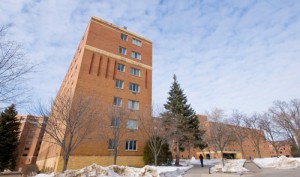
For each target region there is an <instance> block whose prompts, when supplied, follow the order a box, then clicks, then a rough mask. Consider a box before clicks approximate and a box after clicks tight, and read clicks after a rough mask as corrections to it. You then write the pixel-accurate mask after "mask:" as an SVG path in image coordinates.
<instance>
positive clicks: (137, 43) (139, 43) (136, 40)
mask: <svg viewBox="0 0 300 177" xmlns="http://www.w3.org/2000/svg"><path fill="white" fill-rule="evenodd" d="M132 44H134V45H137V46H140V47H141V46H142V41H140V40H138V39H135V38H132Z"/></svg>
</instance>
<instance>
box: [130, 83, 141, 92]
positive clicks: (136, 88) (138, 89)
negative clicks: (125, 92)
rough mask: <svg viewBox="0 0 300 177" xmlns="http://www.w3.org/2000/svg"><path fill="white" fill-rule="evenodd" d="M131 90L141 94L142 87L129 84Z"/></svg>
mask: <svg viewBox="0 0 300 177" xmlns="http://www.w3.org/2000/svg"><path fill="white" fill-rule="evenodd" d="M129 90H130V91H132V92H135V93H138V92H140V85H139V84H135V83H131V82H129Z"/></svg>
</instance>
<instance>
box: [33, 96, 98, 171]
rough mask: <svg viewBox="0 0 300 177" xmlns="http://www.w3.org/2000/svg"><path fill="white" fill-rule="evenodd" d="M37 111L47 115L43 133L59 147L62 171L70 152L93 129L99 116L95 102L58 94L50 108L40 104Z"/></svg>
mask: <svg viewBox="0 0 300 177" xmlns="http://www.w3.org/2000/svg"><path fill="white" fill-rule="evenodd" d="M38 111H39V113H40V114H42V115H43V116H47V117H49V119H48V121H47V126H46V129H45V135H46V136H48V137H50V138H51V142H53V143H55V144H57V145H58V146H60V147H61V150H62V156H63V160H64V165H63V169H62V172H64V171H65V170H66V169H67V166H68V161H69V157H70V155H71V154H72V152H73V151H74V150H75V149H76V147H77V146H78V145H79V144H80V143H81V142H82V141H83V140H84V139H86V138H88V136H89V135H90V133H91V132H92V130H93V125H94V124H95V121H96V118H97V117H98V116H99V112H98V111H97V109H96V102H95V100H94V99H92V98H90V97H82V96H77V97H74V98H73V99H72V98H71V97H70V96H69V95H65V96H60V95H58V96H57V97H56V99H55V100H54V101H53V102H52V106H51V110H48V109H47V108H44V107H43V106H41V105H40V106H39V110H38ZM41 126H42V124H41Z"/></svg>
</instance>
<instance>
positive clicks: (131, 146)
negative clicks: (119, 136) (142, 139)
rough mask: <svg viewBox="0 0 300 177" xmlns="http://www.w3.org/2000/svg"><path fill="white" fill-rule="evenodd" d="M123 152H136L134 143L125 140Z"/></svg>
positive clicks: (133, 141)
mask: <svg viewBox="0 0 300 177" xmlns="http://www.w3.org/2000/svg"><path fill="white" fill-rule="evenodd" d="M125 150H129V151H134V150H136V141H135V140H127V141H126V146H125Z"/></svg>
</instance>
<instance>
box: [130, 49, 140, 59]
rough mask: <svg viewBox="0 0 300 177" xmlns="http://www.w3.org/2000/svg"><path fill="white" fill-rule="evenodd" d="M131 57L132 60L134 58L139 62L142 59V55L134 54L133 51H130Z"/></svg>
mask: <svg viewBox="0 0 300 177" xmlns="http://www.w3.org/2000/svg"><path fill="white" fill-rule="evenodd" d="M131 57H132V58H135V59H137V60H141V59H142V55H141V54H140V53H138V52H135V51H131Z"/></svg>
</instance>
